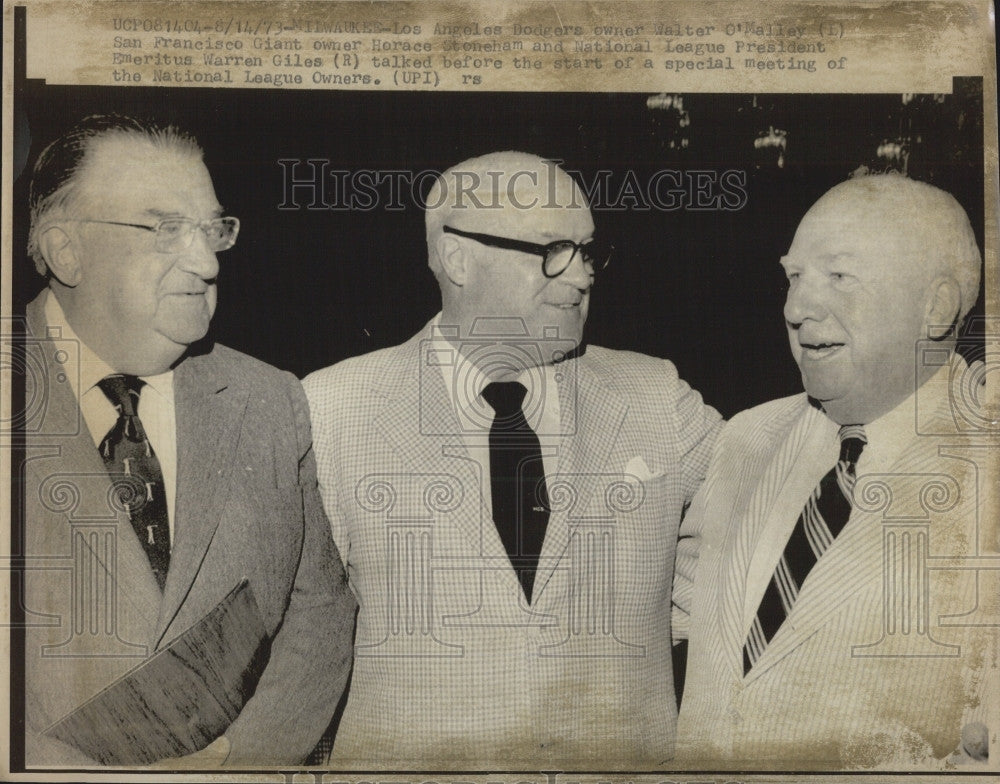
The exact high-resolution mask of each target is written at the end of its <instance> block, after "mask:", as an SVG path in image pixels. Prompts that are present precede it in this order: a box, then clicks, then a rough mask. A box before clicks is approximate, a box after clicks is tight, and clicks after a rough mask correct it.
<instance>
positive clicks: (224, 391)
mask: <svg viewBox="0 0 1000 784" xmlns="http://www.w3.org/2000/svg"><path fill="white" fill-rule="evenodd" d="M225 370H226V369H225V367H224V366H223V365H222V363H221V361H220V360H219V359H218V358H217V356H216V355H215V354H213V353H209V354H204V355H200V356H192V357H188V358H187V359H185V360H184V361H183V362H181V364H180V365H179V366H178V367H177V369H176V371H175V374H174V399H175V406H176V411H177V493H176V498H177V502H176V509H175V513H174V544H173V547H172V549H171V555H170V570H169V572H168V573H167V583H166V586H165V588H164V592H163V603H162V605H161V611H160V617H159V622H158V624H157V634H156V642H157V644H159V642H160V641H161V640H162V637H163V634H164V633H165V632H166V630H167V627H168V626H169V625H170V622H171V621H172V620H173V618H174V616H175V615H176V614H177V611H178V610H179V609H180V606H181V604H182V603H183V602H184V599H185V598H186V597H187V595H188V592H189V591H190V589H191V585H192V584H193V583H194V580H195V577H196V576H197V574H198V570H199V569H200V568H201V563H202V561H203V560H204V558H205V553H206V552H207V551H208V547H209V544H211V542H212V538H213V537H214V535H215V531H216V529H217V528H218V525H219V520H220V519H221V516H222V513H223V510H224V508H225V504H226V500H227V498H228V496H229V491H230V488H231V486H232V481H233V473H234V471H235V470H236V468H237V466H236V465H235V454H236V450H237V447H238V446H239V441H240V434H241V427H242V423H243V417H244V414H245V413H246V407H247V400H248V398H249V390H248V389H246V388H244V387H241V386H240V385H239V384H238V383H235V382H234V379H232V378H230V377H229V375H228V374H227V373H226V372H225Z"/></svg>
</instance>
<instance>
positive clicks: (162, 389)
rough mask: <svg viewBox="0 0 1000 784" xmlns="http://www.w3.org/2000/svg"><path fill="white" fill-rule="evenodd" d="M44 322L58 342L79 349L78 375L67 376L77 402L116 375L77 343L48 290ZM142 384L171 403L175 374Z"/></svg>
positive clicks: (77, 340)
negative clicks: (65, 342) (105, 378)
mask: <svg viewBox="0 0 1000 784" xmlns="http://www.w3.org/2000/svg"><path fill="white" fill-rule="evenodd" d="M45 322H46V323H47V324H48V326H49V327H50V328H55V329H58V330H59V335H60V338H61V339H62V340H64V341H67V343H68V344H69V345H72V346H76V347H78V350H79V357H80V373H79V376H78V375H77V374H76V373H72V372H68V373H67V374H66V375H67V376H68V377H69V384H70V387H71V388H72V389H73V394H74V395H76V398H77V400H79V399H80V398H81V397H82V396H83V395H85V394H87V393H88V392H89V391H90V390H91V389H93V388H94V387H95V386H97V382H98V381H100V380H101V379H102V378H104V377H105V376H110V375H112V374H113V373H115V372H116V371H115V369H114V368H112V367H111V366H110V365H109V364H108V363H107V362H105V361H104V360H103V359H101V358H100V357H99V356H97V354H95V353H94V352H93V351H91V350H90V347H89V346H88V345H87V344H86V343H84V342H83V341H82V340H80V338H79V336H78V335H77V334H76V332H75V331H74V329H73V327H71V326H70V324H69V321H67V320H66V313H65V312H64V311H63V309H62V305H60V304H59V300H58V299H56V295H55V294H53V293H52V290H51V289H49V290H48V291H47V292H46V297H45ZM141 378H142V380H143V381H145V382H146V384H147V385H148V386H149V387H150V388H151V389H152V390H153V391H155V392H156V393H157V394H158V395H159V396H160V397H162V398H163V399H164V400H165V401H166V402H168V403H173V400H174V371H173V370H168V371H166V372H165V373H158V374H157V375H155V376H141Z"/></svg>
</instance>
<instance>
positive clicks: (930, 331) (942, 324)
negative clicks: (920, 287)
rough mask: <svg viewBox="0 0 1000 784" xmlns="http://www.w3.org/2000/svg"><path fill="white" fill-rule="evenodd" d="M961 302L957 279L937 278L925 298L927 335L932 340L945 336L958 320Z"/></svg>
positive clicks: (948, 277)
mask: <svg viewBox="0 0 1000 784" xmlns="http://www.w3.org/2000/svg"><path fill="white" fill-rule="evenodd" d="M961 304H962V293H961V291H960V290H959V287H958V281H956V280H955V279H954V278H952V277H950V276H945V277H940V278H937V279H936V280H935V281H934V282H933V283H932V284H931V288H930V297H929V298H928V300H927V319H926V324H927V336H928V337H929V338H931V339H932V340H940V339H941V338H944V337H947V336H948V335H949V334H950V333H951V331H952V328H953V327H954V326H955V323H956V322H957V321H958V317H959V315H960V314H959V312H958V311H959V308H960V307H961Z"/></svg>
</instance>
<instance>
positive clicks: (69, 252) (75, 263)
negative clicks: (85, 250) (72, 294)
mask: <svg viewBox="0 0 1000 784" xmlns="http://www.w3.org/2000/svg"><path fill="white" fill-rule="evenodd" d="M38 244H39V247H40V248H41V250H42V257H43V258H44V259H45V265H46V266H47V267H48V268H49V271H50V272H51V273H52V275H53V277H55V279H56V280H58V281H59V282H60V283H62V284H63V285H64V286H70V287H72V286H76V285H78V284H79V283H80V280H81V278H82V277H83V270H82V269H81V268H80V261H79V259H78V258H77V255H76V250H75V248H74V247H73V239H72V238H71V237H70V236H69V234H67V233H66V232H65V231H63V230H62V229H60V228H59V227H58V226H52V227H51V228H48V229H46V230H45V233H44V234H42V236H41V237H40V238H39V243H38Z"/></svg>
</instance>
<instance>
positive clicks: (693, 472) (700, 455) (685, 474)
mask: <svg viewBox="0 0 1000 784" xmlns="http://www.w3.org/2000/svg"><path fill="white" fill-rule="evenodd" d="M679 386H680V390H679V394H678V399H677V421H678V422H680V423H682V426H681V431H680V447H681V449H680V456H679V457H680V481H681V487H682V490H683V492H684V498H685V499H686V502H687V503H688V504H689V506H688V508H687V510H686V511H685V513H684V517H683V519H682V521H681V527H680V533H679V538H678V541H677V556H676V560H675V563H674V587H673V592H672V603H673V606H672V608H671V629H672V632H673V638H674V642H678V641H680V640H684V639H687V637H688V629H689V626H690V613H691V599H692V596H693V594H694V573H695V568H696V567H697V564H698V545H699V542H700V535H701V526H702V522H703V515H704V505H705V503H704V502H705V497H706V493H705V489H706V488H705V485H704V483H705V480H706V477H707V476H708V469H709V465H710V462H711V458H712V454H713V452H714V448H715V444H716V440H717V438H718V435H719V432H720V431H721V430H722V427H723V422H722V418H721V417H720V416H719V413H718V412H717V411H716V410H715V409H714V408H712V407H711V406H708V405H706V404H705V403H704V402H703V401H702V398H701V395H700V394H698V393H697V392H696V391H694V390H693V389H691V388H690V387H689V386H688V385H687V384H686V383H685V382H683V381H680V382H679Z"/></svg>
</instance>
